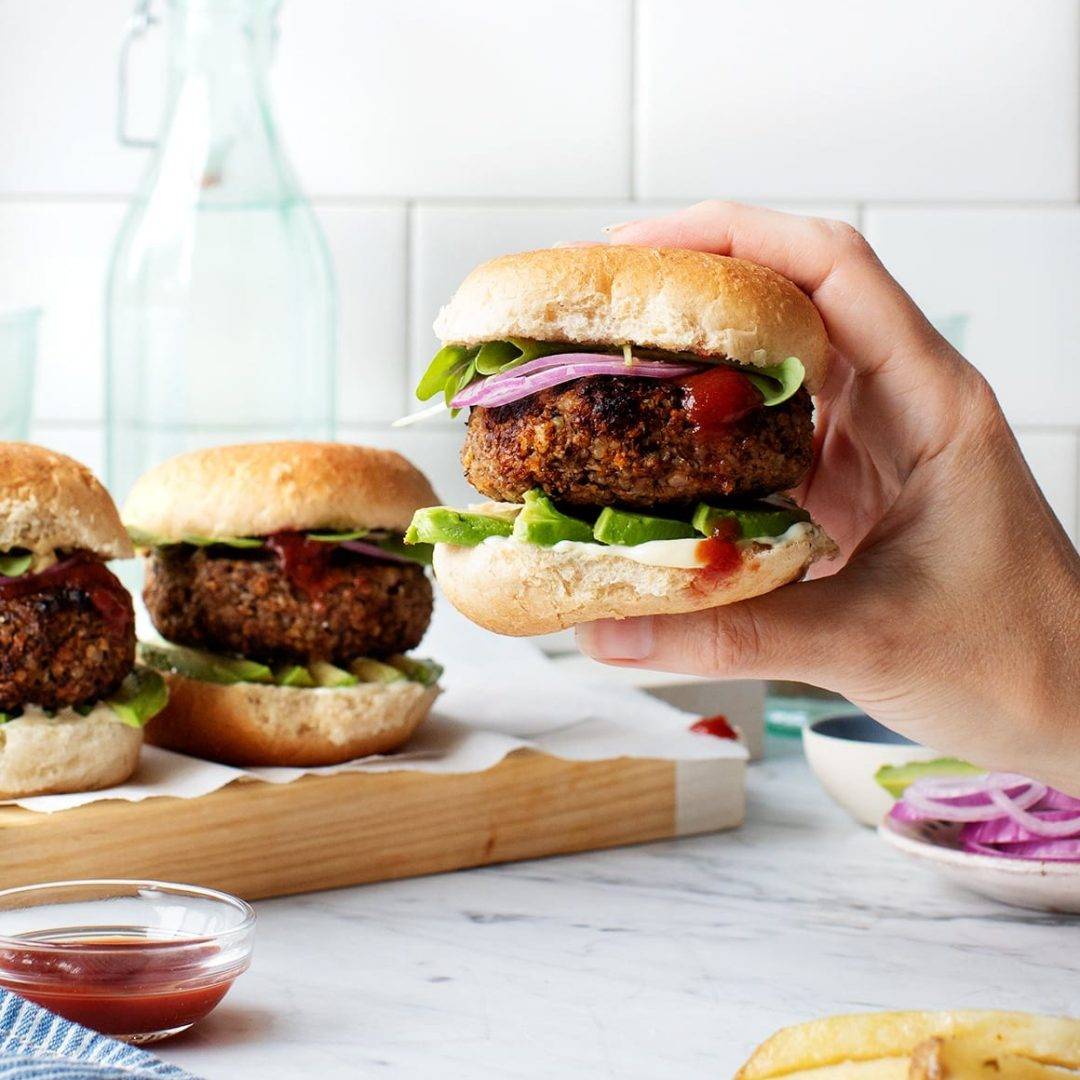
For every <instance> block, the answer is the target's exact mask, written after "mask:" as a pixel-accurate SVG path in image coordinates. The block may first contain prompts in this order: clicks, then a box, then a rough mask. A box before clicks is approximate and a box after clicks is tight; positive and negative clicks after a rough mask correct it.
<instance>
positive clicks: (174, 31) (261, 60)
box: [106, 0, 336, 498]
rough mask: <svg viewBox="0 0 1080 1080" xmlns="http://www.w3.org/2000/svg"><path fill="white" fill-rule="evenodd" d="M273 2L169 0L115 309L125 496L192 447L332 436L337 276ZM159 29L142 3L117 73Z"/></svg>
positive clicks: (112, 333) (116, 451)
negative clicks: (305, 185) (307, 173)
mask: <svg viewBox="0 0 1080 1080" xmlns="http://www.w3.org/2000/svg"><path fill="white" fill-rule="evenodd" d="M277 6H278V0H167V2H166V6H165V10H164V23H165V32H166V34H167V37H168V55H169V72H168V84H167V94H166V108H165V115H164V121H163V124H162V132H161V137H160V140H159V141H158V142H156V143H154V144H152V145H153V146H154V152H153V154H152V157H151V160H150V162H149V165H148V167H147V170H146V173H145V175H144V177H143V179H142V182H141V184H140V186H139V189H138V193H137V194H136V196H135V198H134V199H133V201H132V203H131V206H130V208H129V210H128V213H127V216H126V218H125V220H124V222H123V225H122V226H121V228H120V233H119V236H118V237H117V240H116V246H115V249H114V252H113V257H112V264H111V268H110V273H109V280H108V295H107V312H106V420H107V424H106V450H107V455H106V462H107V475H108V480H109V483H110V486H111V488H112V490H113V493H114V495H116V496H117V497H118V498H123V497H124V496H125V495H126V493H127V492H128V490H129V489H130V487H131V484H132V482H133V481H134V479H135V478H136V477H137V476H138V475H139V474H140V473H141V472H142V471H144V470H145V469H146V468H148V467H149V466H150V465H153V464H154V463H156V462H158V461H161V460H163V459H164V458H166V457H169V456H171V455H173V454H176V453H179V452H181V451H184V450H188V449H192V448H196V447H200V446H208V445H213V444H215V443H225V442H235V441H241V440H253V441H257V440H263V439H271V438H282V437H296V438H331V437H332V436H333V433H334V384H335V341H336V332H335V301H334V286H333V274H332V270H331V266H330V259H329V255H328V252H327V248H326V243H325V240H324V237H323V235H322V232H321V230H320V228H319V225H318V222H317V221H316V219H315V216H314V214H313V212H312V210H311V207H310V206H309V204H308V202H307V201H306V199H305V198H304V196H303V194H302V192H301V191H300V188H299V186H298V184H297V183H296V181H295V179H294V177H293V174H292V170H291V169H290V167H289V164H288V162H287V160H286V158H285V155H284V153H283V151H282V148H281V146H280V143H279V141H278V137H277V132H276V130H275V127H274V120H273V113H272V110H271V106H270V100H269V88H268V80H267V73H268V68H269V63H270V58H271V51H272V46H273V41H274V34H275V16H276V9H277ZM156 21H157V18H156V16H154V15H153V14H152V13H151V9H150V5H149V0H145V2H143V3H140V4H138V5H137V7H136V11H135V15H134V17H133V22H132V25H131V27H130V28H129V31H128V35H127V38H126V39H125V48H124V52H123V53H122V59H121V65H122V67H121V81H120V86H121V101H120V107H121V113H120V116H121V121H120V130H121V139H122V140H123V141H124V142H126V143H128V144H132V145H143V144H141V143H140V142H139V141H137V140H132V139H129V138H127V136H126V135H125V134H124V124H125V114H126V107H127V101H126V71H125V67H126V53H127V49H128V47H129V46H130V44H131V43H132V42H133V41H134V40H136V39H137V38H138V37H139V36H140V35H141V34H142V33H143V32H144V31H145V30H146V28H147V27H148V26H149V25H151V24H152V23H154V22H156Z"/></svg>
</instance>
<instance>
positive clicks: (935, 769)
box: [874, 758, 986, 799]
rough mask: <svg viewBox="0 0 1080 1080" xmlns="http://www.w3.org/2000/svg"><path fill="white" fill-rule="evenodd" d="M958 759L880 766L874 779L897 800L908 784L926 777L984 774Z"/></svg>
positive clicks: (983, 770) (975, 767)
mask: <svg viewBox="0 0 1080 1080" xmlns="http://www.w3.org/2000/svg"><path fill="white" fill-rule="evenodd" d="M985 771H986V770H985V769H980V768H978V767H977V766H975V765H969V764H968V763H967V762H966V761H961V760H960V759H959V758H935V759H934V760H933V761H912V762H910V763H908V764H907V765H882V766H881V768H880V769H878V771H877V772H876V773H874V779H875V780H876V781H877V782H878V783H879V784H880V785H881V786H882V787H883V788H884V789H885V790H886V791H887V792H888V793H889V794H890V795H891V796H892V797H893V798H894V799H899V798H900V796H901V795H903V794H904V791H905V790H906V789H907V786H908V785H909V784H912V783H914V782H915V781H916V780H922V779H923V778H924V777H927V776H975V775H978V774H979V773H982V772H985Z"/></svg>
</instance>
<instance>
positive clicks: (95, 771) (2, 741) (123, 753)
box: [0, 705, 143, 799]
mask: <svg viewBox="0 0 1080 1080" xmlns="http://www.w3.org/2000/svg"><path fill="white" fill-rule="evenodd" d="M142 742H143V733H142V731H141V729H139V728H136V727H130V726H129V725H127V724H125V723H123V722H122V721H121V720H119V719H117V717H116V715H115V714H114V713H113V711H112V709H110V708H109V707H108V706H107V705H99V706H98V707H97V708H96V709H94V710H93V711H92V712H90V713H89V714H88V715H86V716H80V715H79V714H78V713H77V712H75V711H74V710H72V709H62V710H61V711H60V712H59V713H57V714H56V716H46V715H45V713H44V712H42V711H41V710H40V709H36V708H33V707H30V708H27V710H26V711H25V712H24V713H23V715H22V716H20V717H19V718H18V719H17V720H9V721H8V722H7V723H6V724H0V799H21V798H25V797H27V796H30V795H59V794H62V793H64V792H69V791H98V790H100V789H101V788H107V787H113V786H114V785H115V784H122V783H123V782H124V781H125V780H126V779H127V778H128V777H129V776H130V775H131V774H132V773H133V772H134V771H135V766H136V765H137V764H138V763H139V749H140V747H141V746H142Z"/></svg>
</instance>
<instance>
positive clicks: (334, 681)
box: [309, 660, 360, 690]
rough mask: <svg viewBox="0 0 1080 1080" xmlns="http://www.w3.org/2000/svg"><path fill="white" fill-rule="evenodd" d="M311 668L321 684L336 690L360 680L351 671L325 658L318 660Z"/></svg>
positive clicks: (316, 679) (313, 675) (317, 681)
mask: <svg viewBox="0 0 1080 1080" xmlns="http://www.w3.org/2000/svg"><path fill="white" fill-rule="evenodd" d="M309 670H310V672H311V675H312V677H313V678H314V679H315V682H316V683H317V684H318V685H319V686H326V687H329V688H331V689H334V690H340V689H341V688H342V687H345V686H355V685H356V684H357V683H358V682H359V681H360V680H359V679H358V678H357V677H356V676H355V675H353V674H352V673H351V672H348V671H346V670H345V669H344V668H339V667H338V666H337V665H336V664H328V663H327V662H326V661H325V660H316V661H315V663H313V664H312V665H311V667H310V668H309Z"/></svg>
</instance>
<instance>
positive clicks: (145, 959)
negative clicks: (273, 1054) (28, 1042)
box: [0, 937, 239, 1035]
mask: <svg viewBox="0 0 1080 1080" xmlns="http://www.w3.org/2000/svg"><path fill="white" fill-rule="evenodd" d="M192 944H197V943H192ZM192 944H186V943H185V947H184V950H183V954H182V955H177V953H176V951H175V947H174V946H175V943H169V946H172V947H171V948H170V947H169V946H166V945H165V944H164V943H162V942H153V941H145V940H140V941H133V940H131V939H130V938H124V937H101V938H89V939H87V938H80V939H79V941H78V948H77V949H71V952H70V955H68V954H67V950H65V949H64V946H63V945H60V946H59V947H58V948H56V949H49V950H48V951H39V950H38V949H33V948H26V949H20V948H17V947H14V946H9V947H7V948H4V949H0V986H3V987H6V988H7V989H9V990H13V991H14V992H15V993H17V994H19V995H21V996H22V997H24V998H27V999H28V1000H30V1001H33V1002H34V1003H35V1004H38V1005H42V1006H44V1007H45V1008H46V1009H51V1010H52V1011H53V1012H55V1013H59V1014H60V1016H63V1017H66V1018H67V1019H68V1020H74V1021H75V1022H76V1023H79V1024H83V1025H85V1026H86V1027H89V1028H93V1029H94V1030H95V1031H100V1032H102V1033H103V1034H105V1035H140V1034H149V1033H156V1032H170V1031H175V1030H176V1029H177V1028H185V1027H188V1026H190V1025H191V1024H193V1023H195V1022H196V1021H197V1020H201V1019H202V1018H203V1017H204V1016H206V1015H207V1013H209V1012H210V1011H211V1010H212V1009H213V1008H214V1006H215V1005H217V1003H218V1002H219V1001H221V999H222V998H223V997H224V996H225V995H226V993H228V990H229V987H230V986H232V984H233V982H234V981H235V979H236V976H237V974H239V973H238V972H237V971H236V970H235V969H233V970H232V971H229V972H225V973H220V972H219V973H206V972H203V973H202V978H201V980H199V979H198V976H197V975H195V974H194V969H196V968H197V967H198V966H199V965H202V964H206V963H207V962H212V957H213V955H214V954H215V953H217V951H218V948H217V946H216V945H213V944H210V943H207V944H206V945H204V946H201V947H197V948H196V949H195V950H192ZM193 952H194V953H197V955H193ZM196 980H198V985H194V986H192V985H190V983H191V982H192V981H196ZM208 980H209V981H208ZM185 983H188V984H189V985H185Z"/></svg>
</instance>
